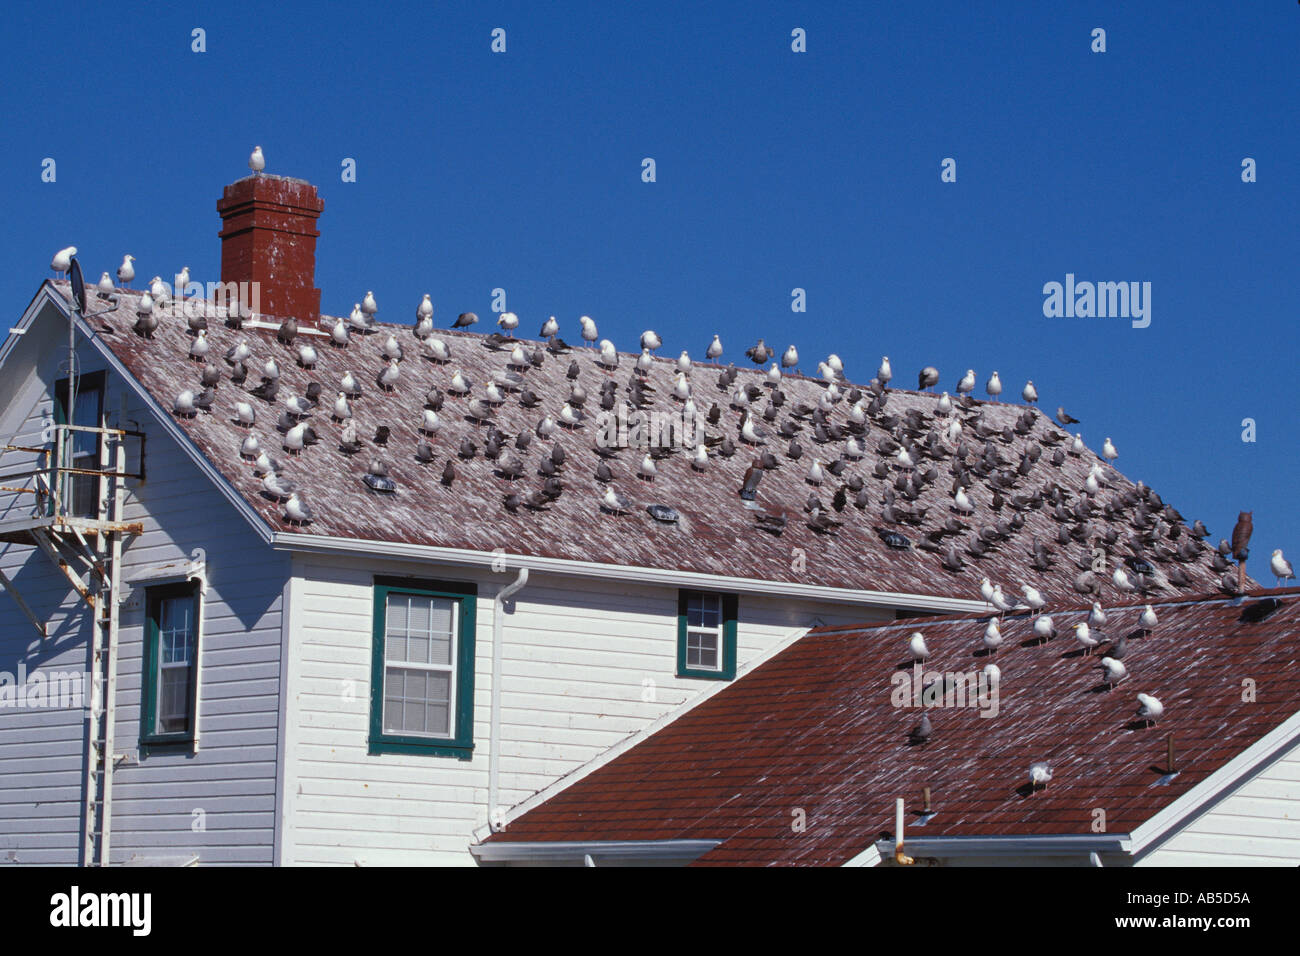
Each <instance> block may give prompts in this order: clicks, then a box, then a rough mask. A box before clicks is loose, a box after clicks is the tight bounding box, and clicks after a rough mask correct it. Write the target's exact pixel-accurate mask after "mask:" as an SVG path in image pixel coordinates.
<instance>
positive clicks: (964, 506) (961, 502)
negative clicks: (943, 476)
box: [952, 488, 975, 514]
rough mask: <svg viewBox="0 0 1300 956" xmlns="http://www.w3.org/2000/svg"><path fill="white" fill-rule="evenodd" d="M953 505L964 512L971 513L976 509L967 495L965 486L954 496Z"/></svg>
mask: <svg viewBox="0 0 1300 956" xmlns="http://www.w3.org/2000/svg"><path fill="white" fill-rule="evenodd" d="M952 506H953V508H954V509H956V510H957V511H960V512H961V513H962V514H970V513H971V512H972V511H974V510H975V506H974V505H973V504H971V501H970V499H969V498H968V497H966V489H964V488H958V489H957V492H956V494H954V495H953V496H952Z"/></svg>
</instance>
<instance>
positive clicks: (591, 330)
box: [578, 315, 600, 343]
mask: <svg viewBox="0 0 1300 956" xmlns="http://www.w3.org/2000/svg"><path fill="white" fill-rule="evenodd" d="M578 324H579V325H581V326H582V339H583V341H584V342H587V343H594V342H595V341H596V339H598V338H599V337H600V333H599V332H597V331H596V323H595V322H593V321H592V319H591V316H589V315H580V316H578Z"/></svg>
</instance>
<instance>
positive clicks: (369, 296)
mask: <svg viewBox="0 0 1300 956" xmlns="http://www.w3.org/2000/svg"><path fill="white" fill-rule="evenodd" d="M361 311H362V312H364V313H365V314H366V315H367V316H369V317H371V318H374V315H375V313H376V312H378V311H379V303H378V302H376V301H375V294H374V293H373V292H371V291H370V290H369V289H367V290H366V296H365V298H364V299H362V300H361Z"/></svg>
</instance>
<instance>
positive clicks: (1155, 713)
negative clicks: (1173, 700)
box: [1134, 694, 1165, 724]
mask: <svg viewBox="0 0 1300 956" xmlns="http://www.w3.org/2000/svg"><path fill="white" fill-rule="evenodd" d="M1137 699H1138V709H1137V711H1136V712H1135V714H1134V716H1137V717H1141V718H1142V721H1143V723H1145V724H1154V723H1155V722H1156V721H1157V720H1159V719H1160V717H1161V715H1162V714H1164V712H1165V705H1164V704H1162V703H1160V701H1159V700H1157V699H1156V698H1154V697H1152V696H1151V695H1150V694H1138V696H1137Z"/></svg>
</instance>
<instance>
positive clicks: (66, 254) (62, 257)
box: [50, 246, 77, 275]
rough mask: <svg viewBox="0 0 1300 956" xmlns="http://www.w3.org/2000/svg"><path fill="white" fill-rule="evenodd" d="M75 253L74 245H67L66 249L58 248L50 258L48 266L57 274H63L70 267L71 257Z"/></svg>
mask: <svg viewBox="0 0 1300 956" xmlns="http://www.w3.org/2000/svg"><path fill="white" fill-rule="evenodd" d="M76 254H77V247H76V246H68V247H67V248H66V249H60V250H59V251H58V252H56V253H55V254H54V258H53V259H51V260H50V268H51V269H53V270H54V271H55V272H57V273H58V274H59V275H64V274H65V273H67V271H68V270H69V269H71V268H72V257H73V256H75V255H76Z"/></svg>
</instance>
